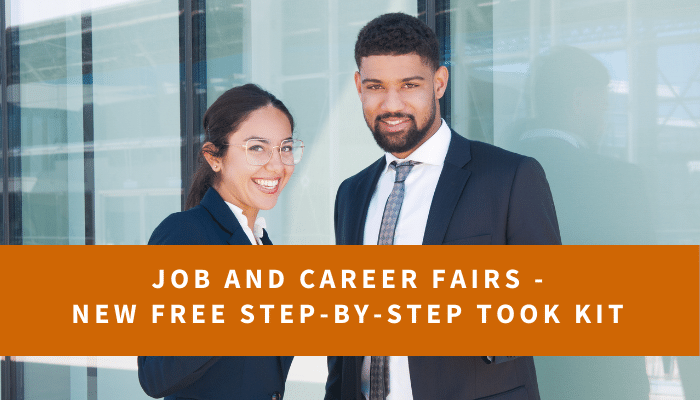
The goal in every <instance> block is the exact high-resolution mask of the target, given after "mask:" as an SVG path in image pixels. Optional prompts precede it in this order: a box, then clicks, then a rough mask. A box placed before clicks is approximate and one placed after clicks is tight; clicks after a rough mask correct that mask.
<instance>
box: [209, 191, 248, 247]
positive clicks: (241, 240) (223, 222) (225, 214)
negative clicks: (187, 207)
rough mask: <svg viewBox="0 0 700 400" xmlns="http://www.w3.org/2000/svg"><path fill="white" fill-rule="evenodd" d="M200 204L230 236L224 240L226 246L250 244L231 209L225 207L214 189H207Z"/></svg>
mask: <svg viewBox="0 0 700 400" xmlns="http://www.w3.org/2000/svg"><path fill="white" fill-rule="evenodd" d="M200 204H201V205H202V206H203V207H204V208H206V209H207V211H209V214H211V216H212V217H214V219H215V220H216V222H217V223H218V224H219V225H220V226H221V227H222V228H223V229H224V230H225V231H226V232H228V233H229V234H230V235H231V236H230V237H228V238H227V239H226V242H227V243H228V244H235V245H241V244H251V243H250V239H248V236H247V235H246V234H245V232H243V228H241V224H239V223H238V220H237V219H236V216H235V215H233V212H232V211H231V209H230V208H229V207H228V205H226V203H225V202H224V199H222V198H221V196H220V195H219V192H217V191H216V190H215V189H214V188H209V190H207V193H205V194H204V198H202V201H201V202H200Z"/></svg>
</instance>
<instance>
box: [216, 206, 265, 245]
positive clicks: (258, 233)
mask: <svg viewBox="0 0 700 400" xmlns="http://www.w3.org/2000/svg"><path fill="white" fill-rule="evenodd" d="M224 202H225V203H226V205H227V206H228V207H229V208H230V209H231V211H232V212H233V215H234V216H235V217H236V219H237V220H238V223H239V224H241V228H243V230H244V231H246V232H250V228H249V227H248V217H246V216H245V215H243V210H242V209H240V208H239V207H237V206H235V205H233V204H231V203H229V202H228V201H224ZM265 228H267V224H266V223H265V218H263V217H258V218H256V219H255V224H253V234H254V236H255V238H256V239H258V238H262V237H263V229H265Z"/></svg>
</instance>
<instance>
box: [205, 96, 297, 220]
mask: <svg viewBox="0 0 700 400" xmlns="http://www.w3.org/2000/svg"><path fill="white" fill-rule="evenodd" d="M291 138H292V127H291V124H290V123H289V119H288V118H287V116H286V115H285V114H284V113H283V112H282V111H280V110H278V109H277V108H275V107H273V106H267V107H264V108H261V109H259V110H256V111H254V112H252V113H251V114H250V115H249V116H248V118H247V119H246V121H245V122H243V124H241V126H240V127H239V128H238V130H237V131H236V132H233V133H231V134H229V136H228V144H229V146H228V148H227V149H226V153H225V155H224V156H223V157H222V158H217V157H207V161H208V162H209V165H211V167H212V169H213V170H214V171H215V172H217V175H218V178H219V179H218V182H217V183H216V184H215V185H214V188H215V189H216V190H217V192H219V194H220V195H221V197H222V198H223V199H224V200H226V201H227V202H229V203H232V204H234V205H236V206H238V207H240V208H241V209H242V210H243V213H244V214H246V215H251V214H253V215H255V214H257V212H258V211H259V210H269V209H271V208H272V207H274V206H275V204H276V203H277V197H279V195H280V193H281V192H282V189H283V188H284V186H285V185H286V184H287V181H289V178H290V177H291V176H292V173H293V172H294V166H293V165H285V164H283V163H282V160H281V159H280V153H279V148H278V147H275V148H274V149H273V152H272V158H270V161H268V162H267V164H265V165H251V164H249V163H248V162H247V161H246V148H245V147H242V146H240V145H245V144H246V142H247V141H248V140H249V139H260V140H261V141H264V142H267V143H269V146H279V145H280V144H281V143H282V141H283V140H285V139H291Z"/></svg>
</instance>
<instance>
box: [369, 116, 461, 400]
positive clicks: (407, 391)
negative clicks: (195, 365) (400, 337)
mask: <svg viewBox="0 0 700 400" xmlns="http://www.w3.org/2000/svg"><path fill="white" fill-rule="evenodd" d="M451 138H452V132H451V131H450V128H449V127H448V126H447V124H446V123H445V120H442V124H441V125H440V128H439V129H438V130H437V132H435V134H434V135H433V136H432V137H431V138H430V139H428V140H426V142H425V143H423V145H421V147H419V148H418V149H416V151H414V152H413V153H411V154H410V155H409V156H408V157H406V159H405V160H399V159H398V158H396V157H395V156H394V155H393V154H391V153H385V155H384V157H386V168H385V169H384V171H383V172H382V175H381V176H380V177H379V182H377V188H376V189H375V190H374V194H373V195H372V199H371V200H370V203H369V209H368V210H367V220H366V221H365V236H364V244H377V239H378V238H379V228H380V227H381V224H382V216H383V214H384V206H385V205H386V200H387V199H388V198H389V194H391V190H392V189H393V188H394V179H395V177H396V171H395V170H393V169H391V168H390V167H389V164H391V162H392V161H394V160H397V162H403V161H417V162H420V163H421V164H418V165H415V166H414V167H413V169H411V172H410V173H409V174H408V177H407V178H406V181H405V183H404V184H405V186H404V198H403V204H402V205H401V213H399V219H398V221H397V223H396V232H395V234H394V244H397V245H399V244H422V243H423V235H424V234H425V226H426V224H427V223H428V213H429V212H430V205H431V204H432V202H433V195H434V194H435V188H436V187H437V183H438V179H440V173H441V172H442V166H443V164H444V163H445V157H446V156H447V149H448V148H449V147H450V140H451ZM370 361H371V358H370V356H365V358H364V361H363V362H362V377H361V385H362V386H361V388H362V394H364V396H365V398H369V380H370V379H369V370H370ZM386 400H413V392H412V391H411V375H410V373H409V370H408V357H406V356H401V357H396V356H391V357H389V395H388V396H387V398H386Z"/></svg>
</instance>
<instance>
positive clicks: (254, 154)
mask: <svg viewBox="0 0 700 400" xmlns="http://www.w3.org/2000/svg"><path fill="white" fill-rule="evenodd" d="M226 146H235V147H244V148H245V159H246V161H247V162H248V164H250V165H265V164H267V163H268V162H269V161H270V160H271V159H272V152H273V151H274V149H275V148H277V149H279V152H280V159H282V164H284V165H297V164H299V161H301V156H302V155H303V154H304V142H302V141H301V140H299V139H287V140H283V141H282V143H280V145H279V146H270V143H269V142H268V141H267V140H265V139H248V140H247V141H246V142H245V144H226Z"/></svg>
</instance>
